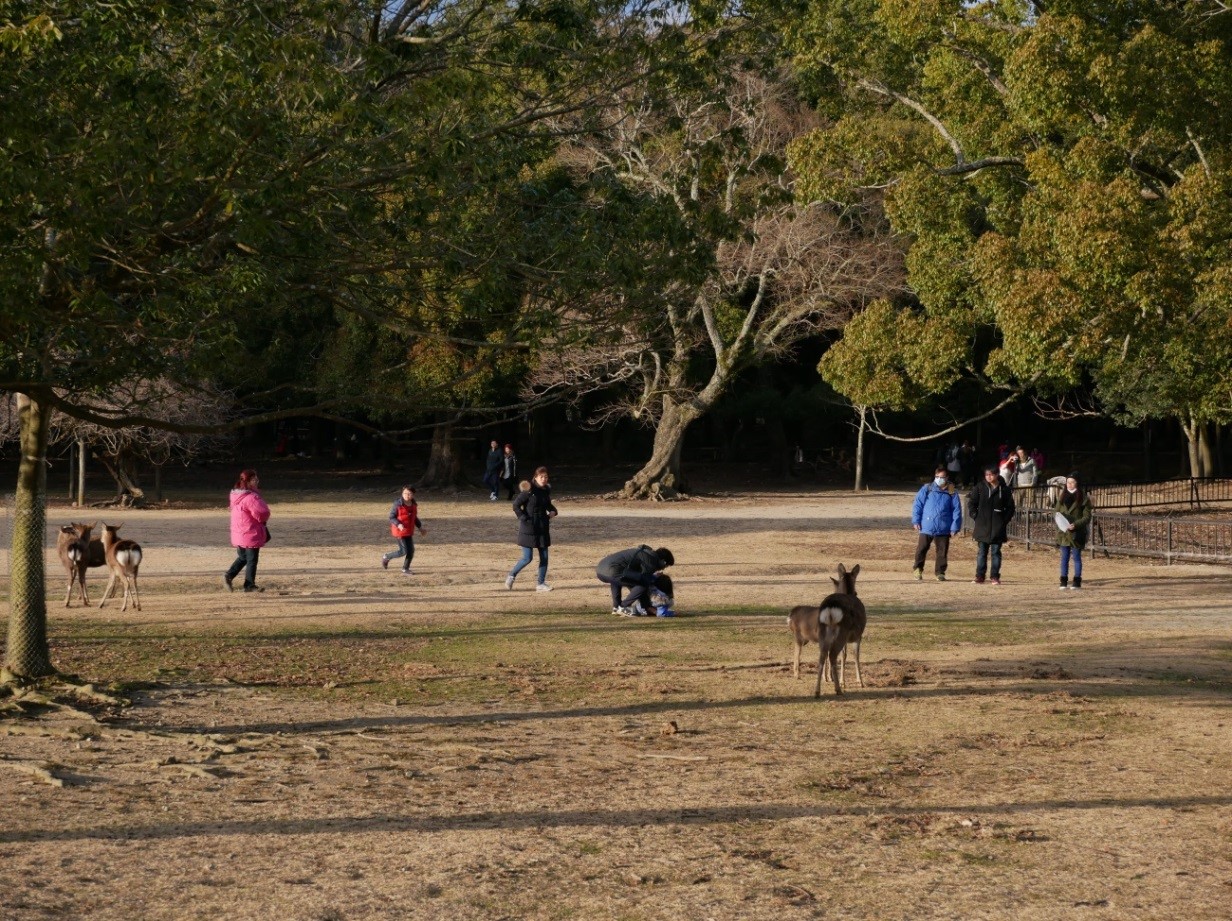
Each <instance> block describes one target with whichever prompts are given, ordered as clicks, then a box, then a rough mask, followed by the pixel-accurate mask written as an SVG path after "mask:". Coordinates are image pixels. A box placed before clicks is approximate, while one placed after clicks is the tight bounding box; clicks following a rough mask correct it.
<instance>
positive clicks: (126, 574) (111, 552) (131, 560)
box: [98, 522, 141, 611]
mask: <svg viewBox="0 0 1232 921" xmlns="http://www.w3.org/2000/svg"><path fill="white" fill-rule="evenodd" d="M122 527H124V525H123V524H122V523H121V524H117V525H110V524H107V523H106V522H104V523H103V552H104V554H105V555H106V558H107V568H108V569H110V570H111V580H110V581H109V582H108V583H107V589H106V590H105V591H104V592H103V600H102V601H100V602H99V603H98V606H99V607H100V608H101V607H102V606H103V605H105V604H106V603H107V599H108V598H110V597H111V594H112V592H113V591H114V590H115V587H116V580H117V579H123V580H124V603H123V604H122V605H121V606H120V610H121V611H127V610H128V596H129V590H130V587H131V590H132V596H133V607H135V608H136V609H137V610H138V611H140V610H141V596H140V595H139V594H137V569H138V568H139V567H140V566H141V545H140V544H139V543H137V542H136V541H135V540H119V539H117V537H116V532H117V531H118V530H120V528H122Z"/></svg>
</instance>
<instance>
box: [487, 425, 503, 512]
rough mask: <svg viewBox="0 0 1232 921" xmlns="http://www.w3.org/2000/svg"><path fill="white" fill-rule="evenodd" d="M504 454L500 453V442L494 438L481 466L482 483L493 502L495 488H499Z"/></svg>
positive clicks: (494, 499)
mask: <svg viewBox="0 0 1232 921" xmlns="http://www.w3.org/2000/svg"><path fill="white" fill-rule="evenodd" d="M503 463H504V455H503V454H502V453H501V447H500V442H498V441H497V440H496V439H495V438H493V439H492V443H491V445H489V450H488V459H487V462H486V463H485V464H484V468H483V485H484V486H486V487H488V493H489V495H488V498H489V499H490V500H491V501H493V502H495V501H496V493H497V490H499V489H500V478H501V466H502V465H503Z"/></svg>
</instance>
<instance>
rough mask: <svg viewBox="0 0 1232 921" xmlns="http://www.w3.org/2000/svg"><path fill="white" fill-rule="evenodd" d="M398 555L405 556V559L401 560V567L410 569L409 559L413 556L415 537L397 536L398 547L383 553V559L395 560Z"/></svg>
mask: <svg viewBox="0 0 1232 921" xmlns="http://www.w3.org/2000/svg"><path fill="white" fill-rule="evenodd" d="M400 556H404V557H406V559H405V560H403V561H402V568H403V569H410V568H411V560H413V559H414V558H415V538H414V536H411V535H408V536H406V537H399V538H398V549H397V550H391V551H390V552H389V553H387V554H385V557H384V559H386V560H396V559H397V558H398V557H400Z"/></svg>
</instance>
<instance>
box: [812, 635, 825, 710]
mask: <svg viewBox="0 0 1232 921" xmlns="http://www.w3.org/2000/svg"><path fill="white" fill-rule="evenodd" d="M817 645H818V647H819V648H820V649H821V655H819V656H818V657H817V684H816V685H814V686H813V696H814V697H820V696H821V673H822V671H823V669H824V668H825V662H826V643H825V640H822V641H821V642H820V643H818V644H817Z"/></svg>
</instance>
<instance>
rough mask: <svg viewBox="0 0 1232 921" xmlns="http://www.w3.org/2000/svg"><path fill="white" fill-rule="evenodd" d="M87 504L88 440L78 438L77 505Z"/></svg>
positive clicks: (79, 506) (81, 506)
mask: <svg viewBox="0 0 1232 921" xmlns="http://www.w3.org/2000/svg"><path fill="white" fill-rule="evenodd" d="M85 506H86V440H85V439H84V438H78V439H77V507H78V508H85Z"/></svg>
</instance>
